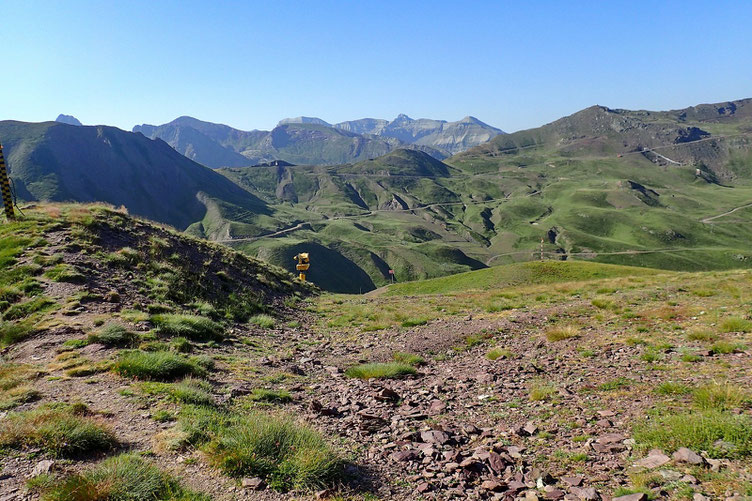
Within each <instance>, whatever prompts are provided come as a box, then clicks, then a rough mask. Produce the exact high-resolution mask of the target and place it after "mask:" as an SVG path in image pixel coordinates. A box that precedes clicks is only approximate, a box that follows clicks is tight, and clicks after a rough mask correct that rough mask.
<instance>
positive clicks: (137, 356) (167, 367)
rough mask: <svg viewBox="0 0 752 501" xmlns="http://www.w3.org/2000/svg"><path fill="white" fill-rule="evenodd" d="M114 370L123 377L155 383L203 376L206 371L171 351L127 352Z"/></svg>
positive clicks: (115, 365)
mask: <svg viewBox="0 0 752 501" xmlns="http://www.w3.org/2000/svg"><path fill="white" fill-rule="evenodd" d="M113 370H114V371H115V372H116V373H118V374H120V375H121V376H125V377H129V378H134V379H145V380H155V381H169V380H174V379H177V378H180V377H184V376H189V375H193V376H202V375H204V374H205V373H206V369H204V368H203V367H201V366H199V365H198V364H197V363H195V362H193V361H191V360H189V359H187V358H185V357H183V356H182V355H178V354H176V353H172V352H169V351H153V352H146V351H135V350H134V351H126V352H123V353H121V354H120V357H119V358H118V360H117V361H116V362H115V364H114V366H113Z"/></svg>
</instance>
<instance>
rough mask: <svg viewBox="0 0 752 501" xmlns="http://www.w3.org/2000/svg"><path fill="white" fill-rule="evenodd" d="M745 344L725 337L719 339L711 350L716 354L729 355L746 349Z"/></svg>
mask: <svg viewBox="0 0 752 501" xmlns="http://www.w3.org/2000/svg"><path fill="white" fill-rule="evenodd" d="M744 348H745V346H744V345H743V344H741V343H734V342H731V341H727V340H725V339H719V340H718V341H716V342H715V343H713V346H711V347H710V351H711V352H713V354H714V355H728V354H729V353H737V352H740V351H744Z"/></svg>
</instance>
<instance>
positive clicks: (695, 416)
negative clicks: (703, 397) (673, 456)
mask: <svg viewBox="0 0 752 501" xmlns="http://www.w3.org/2000/svg"><path fill="white" fill-rule="evenodd" d="M633 437H634V439H635V440H636V441H637V443H638V445H640V446H641V447H643V448H645V449H650V448H658V449H662V450H666V451H675V450H677V449H679V448H681V447H688V448H690V449H692V450H695V451H701V450H704V451H708V454H710V456H711V457H716V458H717V457H743V456H749V455H752V419H750V418H749V416H745V415H736V414H731V413H728V412H721V411H717V410H711V411H702V412H688V413H683V414H664V415H657V416H655V417H653V418H652V419H650V420H648V421H644V422H642V423H639V424H637V425H636V426H635V427H634V429H633ZM719 440H721V441H722V443H719V442H718V441H719ZM723 443H725V444H727V445H726V446H724V445H723Z"/></svg>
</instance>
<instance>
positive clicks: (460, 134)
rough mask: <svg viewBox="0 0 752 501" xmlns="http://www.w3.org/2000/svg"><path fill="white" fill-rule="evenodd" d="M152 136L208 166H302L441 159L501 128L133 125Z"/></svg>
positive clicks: (404, 121) (373, 123) (380, 123)
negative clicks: (403, 152) (402, 154)
mask: <svg viewBox="0 0 752 501" xmlns="http://www.w3.org/2000/svg"><path fill="white" fill-rule="evenodd" d="M133 132H141V133H142V134H144V135H145V136H147V137H150V138H152V139H154V138H157V137H158V138H160V139H163V140H164V141H166V142H167V143H169V144H170V145H171V146H172V147H174V148H175V149H176V150H178V151H179V152H181V153H183V154H184V155H186V156H187V157H189V158H191V159H192V160H195V161H197V162H199V163H201V164H203V165H206V166H208V167H212V168H218V167H241V166H251V165H257V164H260V163H264V162H269V161H272V160H284V161H286V162H290V163H294V164H304V165H335V164H341V163H347V162H356V161H360V160H367V159H369V158H375V157H378V156H381V155H384V154H386V153H389V152H390V151H393V150H395V149H397V148H408V149H416V150H420V151H424V152H426V153H428V154H429V155H431V156H433V157H435V158H438V159H443V158H446V157H448V156H451V155H452V154H454V153H458V152H460V151H464V150H466V149H468V148H470V147H473V146H477V145H479V144H482V143H484V142H486V141H488V140H489V139H491V138H492V137H494V136H496V135H497V134H501V133H503V132H502V131H501V130H500V129H497V128H495V127H491V126H489V125H487V124H484V123H483V122H481V121H480V120H477V119H475V118H472V117H466V118H464V119H462V120H460V121H458V122H446V121H443V120H428V119H420V120H413V119H411V118H409V117H407V116H406V115H400V116H399V117H397V118H396V119H395V120H394V121H392V122H388V121H386V120H376V119H363V120H357V121H353V122H343V123H340V124H336V125H331V124H329V123H327V122H325V121H324V120H321V119H320V118H314V117H297V118H288V119H284V120H281V121H280V122H279V124H277V126H276V127H275V128H274V129H273V130H271V131H259V130H253V131H241V130H238V129H233V128H232V127H228V126H226V125H221V124H214V123H211V122H203V121H200V120H197V119H195V118H192V117H179V118H177V119H175V120H173V121H172V122H169V123H167V124H163V125H159V126H155V125H148V124H144V125H137V126H135V127H134V128H133Z"/></svg>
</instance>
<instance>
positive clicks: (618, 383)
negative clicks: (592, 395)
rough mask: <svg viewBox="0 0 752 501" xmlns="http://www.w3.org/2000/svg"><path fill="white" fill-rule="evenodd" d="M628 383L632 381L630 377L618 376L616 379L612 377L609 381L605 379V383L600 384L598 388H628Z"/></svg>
mask: <svg viewBox="0 0 752 501" xmlns="http://www.w3.org/2000/svg"><path fill="white" fill-rule="evenodd" d="M630 384H632V381H631V380H630V379H627V378H625V377H619V378H616V379H612V380H611V381H606V382H605V383H603V384H602V385H600V386H599V387H598V389H600V390H602V391H614V390H619V389H621V388H628V387H629V385H630Z"/></svg>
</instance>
